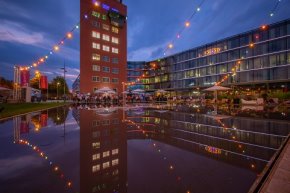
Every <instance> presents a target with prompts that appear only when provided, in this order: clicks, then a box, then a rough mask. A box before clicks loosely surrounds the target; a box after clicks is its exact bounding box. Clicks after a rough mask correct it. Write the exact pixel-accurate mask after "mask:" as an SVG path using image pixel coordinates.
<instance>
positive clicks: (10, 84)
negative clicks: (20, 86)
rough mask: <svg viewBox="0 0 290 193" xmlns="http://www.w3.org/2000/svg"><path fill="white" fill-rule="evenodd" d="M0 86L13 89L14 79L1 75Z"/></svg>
mask: <svg viewBox="0 0 290 193" xmlns="http://www.w3.org/2000/svg"><path fill="white" fill-rule="evenodd" d="M0 86H3V87H6V88H10V89H13V81H12V80H6V79H5V78H3V77H0Z"/></svg>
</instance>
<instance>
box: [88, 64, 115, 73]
mask: <svg viewBox="0 0 290 193" xmlns="http://www.w3.org/2000/svg"><path fill="white" fill-rule="evenodd" d="M93 71H95V72H100V71H101V66H100V65H93ZM102 71H103V72H107V73H110V67H107V66H103V67H102ZM112 74H119V68H112Z"/></svg>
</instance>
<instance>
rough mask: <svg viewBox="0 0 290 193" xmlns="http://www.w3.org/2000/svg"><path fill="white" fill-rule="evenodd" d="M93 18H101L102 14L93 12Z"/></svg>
mask: <svg viewBox="0 0 290 193" xmlns="http://www.w3.org/2000/svg"><path fill="white" fill-rule="evenodd" d="M92 16H94V17H96V18H100V17H101V14H100V13H99V12H96V11H92Z"/></svg>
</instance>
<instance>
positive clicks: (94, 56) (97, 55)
mask: <svg viewBox="0 0 290 193" xmlns="http://www.w3.org/2000/svg"><path fill="white" fill-rule="evenodd" d="M92 59H93V60H96V61H99V60H101V56H100V55H99V54H93V55H92Z"/></svg>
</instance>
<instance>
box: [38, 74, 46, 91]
mask: <svg viewBox="0 0 290 193" xmlns="http://www.w3.org/2000/svg"><path fill="white" fill-rule="evenodd" d="M39 88H40V89H47V76H40V80H39Z"/></svg>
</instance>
